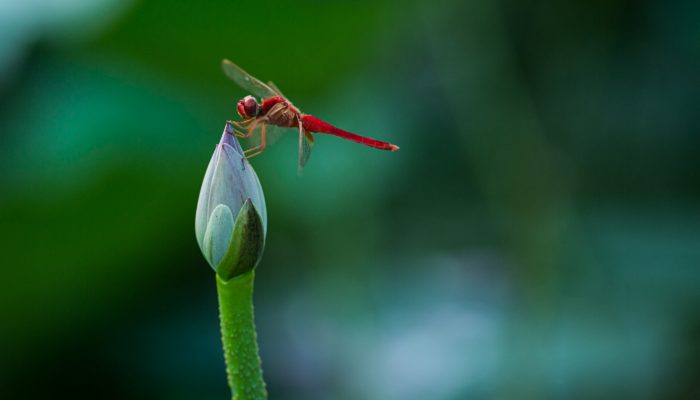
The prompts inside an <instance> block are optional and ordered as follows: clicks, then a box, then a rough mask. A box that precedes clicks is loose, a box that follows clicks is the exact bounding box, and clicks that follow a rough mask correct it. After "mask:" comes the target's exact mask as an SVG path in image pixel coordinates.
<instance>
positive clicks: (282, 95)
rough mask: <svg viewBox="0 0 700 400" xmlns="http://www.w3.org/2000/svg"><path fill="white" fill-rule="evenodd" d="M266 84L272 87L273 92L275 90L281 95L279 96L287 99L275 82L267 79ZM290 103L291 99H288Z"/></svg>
mask: <svg viewBox="0 0 700 400" xmlns="http://www.w3.org/2000/svg"><path fill="white" fill-rule="evenodd" d="M267 85H268V86H269V87H270V88H272V90H274V91H275V92H277V95H278V96H281V97H282V98H284V99H285V100H287V101H289V99H288V98H287V96H285V95H284V94H282V91H281V90H280V88H278V87H277V85H275V82H272V81H268V82H267ZM290 103H291V101H290Z"/></svg>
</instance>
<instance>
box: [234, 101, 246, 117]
mask: <svg viewBox="0 0 700 400" xmlns="http://www.w3.org/2000/svg"><path fill="white" fill-rule="evenodd" d="M236 110H237V111H238V115H240V116H241V118H248V117H246V116H245V107H244V106H243V100H241V101H239V102H238V105H236Z"/></svg>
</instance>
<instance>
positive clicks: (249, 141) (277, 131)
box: [243, 124, 293, 149]
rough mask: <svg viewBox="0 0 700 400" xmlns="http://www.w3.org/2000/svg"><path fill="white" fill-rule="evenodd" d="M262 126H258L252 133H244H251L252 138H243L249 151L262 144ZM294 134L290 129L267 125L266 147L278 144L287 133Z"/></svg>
mask: <svg viewBox="0 0 700 400" xmlns="http://www.w3.org/2000/svg"><path fill="white" fill-rule="evenodd" d="M261 127H262V124H258V125H257V126H255V127H253V128H252V131H250V132H245V131H244V132H243V133H246V134H247V133H250V136H248V137H247V138H243V140H244V141H245V142H244V143H245V146H244V147H245V148H246V149H249V148H252V147H255V146H258V145H260V144H262V135H261V129H260V128H261ZM289 132H293V131H292V130H291V129H290V128H282V127H279V126H276V125H272V124H265V144H266V146H268V147H269V146H272V145H273V144H275V143H277V142H278V141H279V140H280V138H281V137H282V136H284V134H285V133H289Z"/></svg>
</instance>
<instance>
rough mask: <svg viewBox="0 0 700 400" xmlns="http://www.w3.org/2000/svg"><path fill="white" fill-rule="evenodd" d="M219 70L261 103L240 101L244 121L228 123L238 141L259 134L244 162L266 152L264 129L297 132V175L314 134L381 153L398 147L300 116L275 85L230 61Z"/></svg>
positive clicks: (249, 98) (253, 99)
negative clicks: (351, 142) (256, 142)
mask: <svg viewBox="0 0 700 400" xmlns="http://www.w3.org/2000/svg"><path fill="white" fill-rule="evenodd" d="M221 67H222V68H223V70H224V73H225V74H226V76H228V77H229V78H231V80H233V81H234V82H236V83H237V84H238V86H240V87H241V88H243V89H244V90H246V91H248V92H249V93H252V94H253V95H256V96H258V97H260V98H261V102H260V103H258V100H257V99H256V98H255V97H253V96H250V95H249V96H246V97H244V98H242V99H241V100H240V101H239V102H238V105H237V107H236V109H237V111H238V115H240V116H241V118H243V121H241V122H236V121H229V122H231V123H232V124H233V125H234V126H235V127H236V128H238V130H235V134H236V136H238V137H241V138H249V137H251V136H253V134H254V133H255V132H257V131H258V130H259V132H260V133H259V140H260V144H258V145H257V146H253V147H251V148H249V149H248V150H245V151H244V153H245V154H246V157H247V158H251V157H255V156H257V155H260V154H261V153H262V152H263V151H265V149H266V148H267V141H268V138H267V137H266V136H267V135H268V133H269V132H268V129H267V128H272V127H281V128H294V129H298V131H299V170H300V171H301V169H302V168H303V167H304V165H306V163H307V162H308V161H309V157H310V156H311V148H312V146H313V144H314V137H313V135H312V134H313V133H327V134H330V135H335V136H338V137H341V138H343V139H347V140H351V141H353V142H356V143H360V144H364V145H365V146H369V147H374V148H375V149H380V150H389V151H395V150H398V149H399V146H396V145H393V144H391V143H387V142H381V141H379V140H376V139H372V138H368V137H365V136H360V135H357V134H354V133H351V132H347V131H344V130H342V129H339V128H336V127H335V126H333V125H331V124H329V123H327V122H324V121H321V120H320V119H318V118H316V117H312V116H311V115H307V114H304V113H302V112H301V111H299V109H298V108H296V107H295V106H294V105H293V104H292V102H291V101H289V99H287V97H285V96H284V95H283V94H282V92H281V91H280V90H279V89H278V88H277V86H275V84H274V83H272V82H268V83H267V84H264V83H262V82H261V81H260V80H258V79H256V78H255V77H253V76H252V75H250V74H249V73H247V72H245V71H244V70H243V69H242V68H241V67H239V66H238V65H236V64H234V63H232V62H231V61H229V60H226V59H224V60H223V61H222V62H221Z"/></svg>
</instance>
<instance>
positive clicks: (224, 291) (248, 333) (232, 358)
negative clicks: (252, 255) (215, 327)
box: [216, 271, 267, 400]
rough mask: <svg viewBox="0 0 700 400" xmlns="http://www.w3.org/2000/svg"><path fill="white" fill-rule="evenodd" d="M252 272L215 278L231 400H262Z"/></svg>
mask: <svg viewBox="0 0 700 400" xmlns="http://www.w3.org/2000/svg"><path fill="white" fill-rule="evenodd" d="M254 278H255V271H250V272H247V273H245V274H242V275H239V276H237V277H235V278H231V279H229V280H228V281H224V280H223V279H221V277H220V276H219V275H218V274H216V287H217V291H218V293H219V315H220V318H221V340H222V342H223V345H224V359H225V360H226V374H227V377H228V384H229V386H230V387H231V391H232V392H233V399H234V400H265V399H267V390H266V389H265V382H264V381H263V376H262V368H261V362H260V356H259V354H258V341H257V335H256V333H255V321H254V317H253V280H254Z"/></svg>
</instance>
